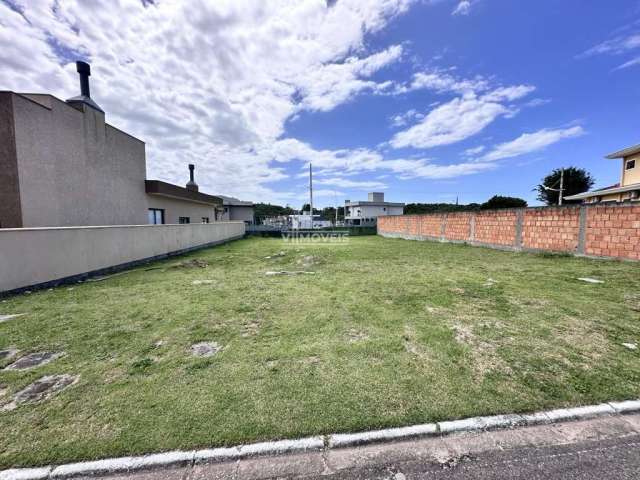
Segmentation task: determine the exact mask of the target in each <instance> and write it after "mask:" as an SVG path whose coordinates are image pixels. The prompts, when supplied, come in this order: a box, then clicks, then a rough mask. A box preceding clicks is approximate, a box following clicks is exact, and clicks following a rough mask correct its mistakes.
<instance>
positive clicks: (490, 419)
mask: <svg viewBox="0 0 640 480" xmlns="http://www.w3.org/2000/svg"><path fill="white" fill-rule="evenodd" d="M637 412H640V400H628V401H624V402H609V403H602V404H600V405H590V406H586V407H576V408H561V409H555V410H549V411H546V412H536V413H529V414H522V415H518V414H510V415H494V416H485V417H472V418H465V419H462V420H452V421H444V422H438V423H427V424H422V425H412V426H409V427H399V428H387V429H384V430H374V431H370V432H359V433H340V434H333V435H326V436H314V437H306V438H300V439H297V440H279V441H274V442H261V443H252V444H248V445H239V446H236V447H227V448H213V449H203V450H190V451H179V450H178V451H172V452H165V453H155V454H149V455H142V456H137V457H120V458H107V459H104V460H96V461H89V462H78V463H69V464H65V465H58V466H46V467H39V468H15V469H9V470H3V471H0V480H43V479H62V478H71V477H76V476H80V475H86V476H89V475H104V474H113V473H122V472H129V473H130V472H134V471H140V470H149V469H153V468H160V467H167V466H185V465H196V464H202V463H216V462H228V461H232V460H240V459H242V458H250V457H257V456H268V455H280V454H287V453H298V452H304V451H313V450H327V449H338V448H345V447H353V446H356V445H366V444H372V443H381V442H389V441H393V440H408V439H411V438H416V437H429V436H438V435H449V434H453V433H462V432H483V431H487V430H496V429H504V428H516V427H524V426H532V425H540V424H552V423H559V422H563V421H567V420H583V419H588V418H594V417H603V416H615V415H622V414H625V413H637Z"/></svg>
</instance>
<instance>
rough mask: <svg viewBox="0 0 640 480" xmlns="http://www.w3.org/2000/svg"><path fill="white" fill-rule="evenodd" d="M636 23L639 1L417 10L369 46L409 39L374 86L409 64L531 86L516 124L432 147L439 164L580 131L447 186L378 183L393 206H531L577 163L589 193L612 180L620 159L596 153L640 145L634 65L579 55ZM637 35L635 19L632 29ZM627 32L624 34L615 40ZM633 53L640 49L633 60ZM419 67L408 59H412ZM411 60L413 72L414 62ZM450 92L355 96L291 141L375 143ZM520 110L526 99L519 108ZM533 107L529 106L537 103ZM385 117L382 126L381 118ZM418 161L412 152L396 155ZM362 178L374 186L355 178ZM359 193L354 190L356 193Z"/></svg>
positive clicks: (489, 2) (639, 73)
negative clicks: (558, 131)
mask: <svg viewBox="0 0 640 480" xmlns="http://www.w3.org/2000/svg"><path fill="white" fill-rule="evenodd" d="M638 19H640V3H639V2H635V1H627V2H625V1H622V2H616V5H615V8H612V4H611V3H610V2H601V1H579V0H563V1H561V2H558V1H554V0H546V1H545V0H542V1H536V2H514V1H512V0H486V1H478V2H477V3H476V4H475V5H473V7H472V10H471V12H470V13H469V14H468V15H458V16H452V15H451V5H450V4H448V3H446V2H443V3H441V4H439V5H435V6H433V5H424V4H423V5H417V6H415V7H413V8H412V10H411V11H410V12H409V13H408V14H406V15H404V16H402V17H400V18H398V19H396V20H395V21H393V22H392V23H391V24H390V25H389V27H388V28H387V29H386V30H385V31H384V32H382V33H380V34H378V35H372V36H371V37H370V38H369V39H368V41H369V45H371V48H372V49H373V50H377V49H381V48H384V46H385V45H389V44H395V43H402V42H408V49H410V51H411V55H413V56H415V58H414V59H411V60H412V61H411V62H410V63H409V62H407V63H405V64H400V65H395V66H393V67H391V68H388V69H385V70H383V71H381V72H379V73H378V74H377V75H376V79H379V80H380V81H384V80H398V79H401V78H406V77H407V76H410V75H411V73H412V72H413V71H415V70H416V68H418V69H420V68H421V67H422V66H425V67H427V68H430V67H431V68H433V67H436V68H438V67H440V68H446V69H448V68H455V73H456V74H458V75H460V76H462V77H467V78H468V77H473V76H475V75H482V76H484V77H489V78H495V80H496V82H497V83H502V84H506V85H510V84H529V85H533V86H535V87H536V90H535V92H533V93H532V94H531V95H530V96H529V99H530V100H538V99H539V100H540V101H539V102H533V104H534V105H536V106H533V105H532V106H526V107H524V108H522V110H521V111H520V112H519V113H518V114H517V115H515V116H514V117H513V118H508V119H505V118H503V119H499V120H497V121H495V122H494V123H492V124H491V125H489V126H488V127H487V128H485V129H484V130H483V131H482V132H481V133H479V134H477V135H474V136H471V137H470V138H467V139H465V140H463V141H460V142H456V143H454V144H451V145H446V146H442V147H437V148H433V149H428V153H427V155H428V156H429V157H433V158H434V159H435V161H437V162H438V163H441V164H449V163H457V162H459V161H460V160H461V158H463V156H464V151H465V150H466V149H470V148H474V147H477V146H479V145H485V146H488V145H492V144H495V143H501V142H506V141H509V140H512V139H514V138H516V137H518V136H520V135H521V134H523V133H527V132H533V131H538V130H541V129H544V128H551V129H554V128H563V127H566V126H569V125H581V126H582V127H583V128H584V134H583V135H581V136H578V137H576V138H571V139H566V140H563V141H559V142H558V143H555V144H553V145H551V146H549V147H547V148H545V149H542V150H539V151H535V152H532V153H530V154H524V155H522V156H518V157H515V158H510V159H506V160H504V161H503V162H502V163H501V164H500V166H498V167H497V168H496V169H495V170H491V171H487V172H483V173H478V174H474V175H469V176H463V177H457V178H452V179H443V180H428V179H421V178H418V179H412V180H397V179H394V178H392V177H386V178H384V179H383V180H382V182H383V183H385V184H387V185H388V188H387V189H386V190H385V192H386V194H387V196H388V197H389V198H390V199H393V200H397V201H403V202H416V201H419V202H440V201H443V202H450V201H453V200H455V198H456V196H459V199H460V201H461V202H482V201H485V200H486V199H487V198H489V197H490V196H492V195H494V194H502V195H511V196H518V197H522V198H525V199H526V200H527V201H529V202H530V203H531V204H535V203H536V199H535V193H534V192H532V189H533V188H534V186H535V185H536V184H537V183H538V182H539V181H540V179H541V178H542V177H543V176H544V175H545V174H546V173H548V172H549V171H550V170H552V169H553V168H557V167H561V166H569V165H575V166H579V167H582V168H585V169H587V170H588V171H590V172H591V173H592V174H593V175H594V176H595V178H596V180H597V185H600V186H605V185H610V184H613V183H616V182H617V181H619V173H620V169H619V165H618V162H617V161H611V160H605V159H603V156H604V155H605V154H607V153H610V152H613V151H616V150H618V149H621V148H623V147H626V146H629V145H632V144H637V143H640V123H638V120H637V116H638V106H640V65H637V66H635V68H634V67H629V68H625V69H619V70H616V68H617V67H619V66H620V65H621V64H623V63H624V62H625V61H627V60H629V59H630V58H633V53H632V54H631V55H624V54H621V55H589V56H581V54H583V53H584V52H586V51H587V50H589V49H590V48H592V47H594V46H595V45H598V44H601V43H602V42H603V41H606V40H607V39H610V38H614V37H616V36H617V35H616V30H619V29H622V28H623V27H625V26H629V25H632V24H633V23H634V22H637V21H638ZM635 25H636V28H637V30H636V31H637V32H640V23H636V24H635ZM622 33H624V32H622ZM636 55H638V52H636ZM413 62H415V63H413ZM412 63H413V64H412ZM448 98H451V96H447V95H439V94H437V93H434V92H432V91H417V92H413V93H409V94H406V95H402V96H401V97H384V96H378V97H372V96H366V95H361V96H359V97H357V98H356V99H354V100H353V101H352V102H350V103H348V104H345V105H341V106H340V107H338V108H336V109H334V110H332V111H331V112H328V113H308V114H305V115H303V116H302V117H301V118H300V119H298V120H297V121H293V122H289V123H287V133H288V134H289V135H291V136H294V137H297V138H300V139H303V140H304V141H308V142H309V143H310V144H312V145H313V146H314V147H315V148H320V149H322V148H331V149H336V148H345V147H347V148H357V147H360V146H369V147H373V146H375V145H377V144H379V143H381V142H384V141H385V140H387V139H388V138H389V136H390V135H392V134H393V132H395V131H397V130H398V129H397V128H392V127H391V125H390V122H389V121H388V119H389V118H390V117H393V116H394V115H397V114H400V113H403V112H406V111H408V110H410V109H415V110H417V111H418V112H421V113H427V112H428V111H429V110H430V105H432V104H433V103H434V102H444V101H446V100H447V99H448ZM525 103H526V102H525ZM538 103H539V104H540V105H537V104H538ZM385 120H386V121H385ZM416 153H421V152H420V150H419V149H408V150H407V151H398V152H391V154H392V155H399V156H402V155H411V154H416ZM358 178H363V179H365V178H367V179H370V178H374V179H375V178H376V175H362V176H361V177H358ZM355 195H357V194H351V196H355Z"/></svg>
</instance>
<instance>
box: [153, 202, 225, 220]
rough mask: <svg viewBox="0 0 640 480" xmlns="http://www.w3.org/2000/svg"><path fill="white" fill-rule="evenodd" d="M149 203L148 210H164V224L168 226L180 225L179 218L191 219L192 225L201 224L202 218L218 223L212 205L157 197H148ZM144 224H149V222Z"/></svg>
mask: <svg viewBox="0 0 640 480" xmlns="http://www.w3.org/2000/svg"><path fill="white" fill-rule="evenodd" d="M147 202H148V207H147V208H161V209H163V210H164V222H165V223H167V224H171V223H178V217H189V218H190V219H191V223H201V222H202V217H208V218H209V221H210V222H215V221H216V215H215V208H214V207H213V206H211V205H205V204H200V203H195V202H188V201H185V200H179V199H177V198H168V197H160V196H157V195H147ZM144 223H147V220H145V222H144Z"/></svg>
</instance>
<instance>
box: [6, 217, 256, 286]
mask: <svg viewBox="0 0 640 480" xmlns="http://www.w3.org/2000/svg"><path fill="white" fill-rule="evenodd" d="M244 233H245V224H244V223H243V222H217V223H210V224H192V225H132V226H106V227H57V228H17V229H3V230H0V292H7V291H12V290H15V289H24V288H26V287H29V288H31V287H33V286H40V287H43V286H47V287H48V286H51V285H53V284H57V283H63V282H64V281H71V280H79V279H83V278H86V277H87V276H88V275H89V274H97V273H106V272H109V271H115V270H117V269H122V268H125V267H129V266H131V265H132V264H135V263H140V262H144V261H148V260H150V259H157V258H163V257H166V256H168V255H172V254H176V253H181V252H184V251H185V250H189V249H194V248H199V247H203V246H209V245H213V244H217V243H222V242H226V241H230V240H234V239H237V238H241V237H242V236H243V235H244Z"/></svg>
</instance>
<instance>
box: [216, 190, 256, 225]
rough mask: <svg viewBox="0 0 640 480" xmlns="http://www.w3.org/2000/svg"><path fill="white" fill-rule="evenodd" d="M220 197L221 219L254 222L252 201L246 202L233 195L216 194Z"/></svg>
mask: <svg viewBox="0 0 640 480" xmlns="http://www.w3.org/2000/svg"><path fill="white" fill-rule="evenodd" d="M218 197H220V198H221V199H222V215H221V217H220V219H221V220H224V221H230V220H240V221H242V222H244V223H246V224H248V225H252V224H253V223H254V211H253V202H246V201H244V200H239V199H237V198H235V197H227V196H226V195H218Z"/></svg>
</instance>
